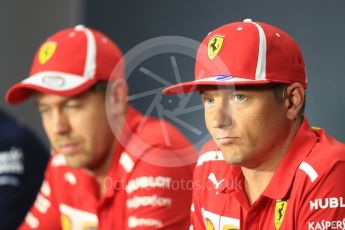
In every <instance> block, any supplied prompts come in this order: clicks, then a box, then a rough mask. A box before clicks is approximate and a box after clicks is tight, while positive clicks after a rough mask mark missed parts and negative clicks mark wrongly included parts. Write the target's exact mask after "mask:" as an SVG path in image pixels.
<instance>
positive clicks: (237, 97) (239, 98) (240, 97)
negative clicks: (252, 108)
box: [233, 94, 247, 102]
mask: <svg viewBox="0 0 345 230" xmlns="http://www.w3.org/2000/svg"><path fill="white" fill-rule="evenodd" d="M233 99H234V100H235V101H237V102H243V101H245V100H246V99H247V97H246V96H244V95H242V94H236V95H234V97H233Z"/></svg>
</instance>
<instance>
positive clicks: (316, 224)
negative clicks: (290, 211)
mask: <svg viewBox="0 0 345 230" xmlns="http://www.w3.org/2000/svg"><path fill="white" fill-rule="evenodd" d="M308 229H309V230H319V229H342V230H344V229H345V219H342V220H321V221H310V222H308Z"/></svg>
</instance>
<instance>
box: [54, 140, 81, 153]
mask: <svg viewBox="0 0 345 230" xmlns="http://www.w3.org/2000/svg"><path fill="white" fill-rule="evenodd" d="M79 146H80V143H79V142H77V141H76V142H68V143H63V144H59V153H61V154H63V155H72V154H73V153H74V152H76V150H77V149H78V148H79Z"/></svg>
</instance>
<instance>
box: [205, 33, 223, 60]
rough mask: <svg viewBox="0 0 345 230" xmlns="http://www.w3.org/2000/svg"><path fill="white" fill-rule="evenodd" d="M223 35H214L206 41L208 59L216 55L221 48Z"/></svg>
mask: <svg viewBox="0 0 345 230" xmlns="http://www.w3.org/2000/svg"><path fill="white" fill-rule="evenodd" d="M223 41H224V37H223V36H220V35H215V36H213V37H212V38H210V40H209V41H208V45H207V56H208V58H209V59H211V60H212V59H213V58H215V57H216V56H217V54H218V53H219V51H220V49H221V48H222V45H223Z"/></svg>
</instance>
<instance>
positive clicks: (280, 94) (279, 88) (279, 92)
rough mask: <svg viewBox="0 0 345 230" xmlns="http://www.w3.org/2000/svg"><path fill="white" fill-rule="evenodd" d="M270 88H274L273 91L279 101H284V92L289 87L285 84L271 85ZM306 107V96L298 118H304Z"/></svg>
mask: <svg viewBox="0 0 345 230" xmlns="http://www.w3.org/2000/svg"><path fill="white" fill-rule="evenodd" d="M269 85H270V87H272V90H273V96H274V98H275V99H276V100H277V101H282V100H283V99H284V90H285V89H286V88H287V87H288V86H289V85H288V84H285V83H271V84H269ZM305 105H306V96H304V100H303V105H302V107H301V109H300V111H299V112H298V116H300V117H301V116H303V114H304V111H305Z"/></svg>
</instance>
